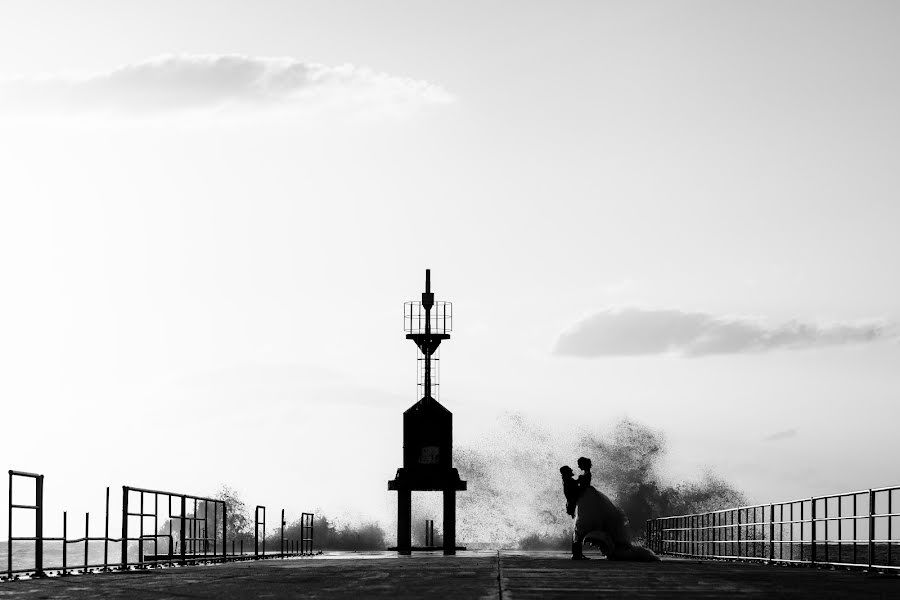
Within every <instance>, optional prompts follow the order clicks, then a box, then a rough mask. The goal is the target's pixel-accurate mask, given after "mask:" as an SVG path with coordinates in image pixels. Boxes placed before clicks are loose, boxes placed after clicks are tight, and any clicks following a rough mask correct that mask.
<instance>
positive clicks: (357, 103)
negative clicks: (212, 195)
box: [0, 54, 453, 115]
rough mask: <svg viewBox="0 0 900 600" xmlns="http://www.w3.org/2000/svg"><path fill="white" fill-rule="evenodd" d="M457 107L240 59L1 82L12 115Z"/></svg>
mask: <svg viewBox="0 0 900 600" xmlns="http://www.w3.org/2000/svg"><path fill="white" fill-rule="evenodd" d="M452 101H453V97H452V96H451V95H450V93H448V92H447V91H445V90H444V89H443V88H441V87H440V86H438V85H436V84H433V83H430V82H428V81H424V80H417V79H410V78H406V77H398V76H395V75H389V74H387V73H381V72H378V71H374V70H372V69H369V68H366V67H359V66H354V65H350V64H345V65H340V66H334V67H331V66H326V65H321V64H316V63H307V62H302V61H299V60H296V59H294V58H273V57H256V56H245V55H239V54H228V55H209V54H204V55H196V54H187V55H167V56H160V57H156V58H152V59H149V60H145V61H142V62H137V63H132V64H126V65H123V66H120V67H118V68H116V69H113V70H111V71H106V72H101V73H94V74H91V75H80V76H72V75H64V74H53V75H45V76H41V77H20V78H16V79H6V80H0V113H7V115H9V114H12V115H16V114H26V115H27V114H37V115H44V114H51V115H59V114H71V115H80V114H85V113H88V114H95V113H113V114H119V115H147V114H154V115H159V114H167V113H172V112H184V111H194V112H196V111H203V112H211V111H215V112H219V113H223V112H224V113H232V114H240V113H246V112H253V111H256V112H259V111H261V110H263V109H265V110H280V111H283V112H284V113H288V114H290V113H292V112H294V113H296V112H299V113H309V112H310V111H319V110H323V109H325V110H340V111H354V112H362V113H373V112H374V113H392V114H396V113H399V112H403V111H408V110H410V109H414V108H417V107H422V106H425V105H432V104H445V103H448V102H452Z"/></svg>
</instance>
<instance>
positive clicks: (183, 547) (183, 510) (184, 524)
mask: <svg viewBox="0 0 900 600" xmlns="http://www.w3.org/2000/svg"><path fill="white" fill-rule="evenodd" d="M180 498H181V531H180V532H179V536H180V537H181V552H180V553H179V554H180V556H181V564H185V563H186V562H187V543H186V540H185V537H186V536H187V496H185V495H184V494H182V495H181V496H180Z"/></svg>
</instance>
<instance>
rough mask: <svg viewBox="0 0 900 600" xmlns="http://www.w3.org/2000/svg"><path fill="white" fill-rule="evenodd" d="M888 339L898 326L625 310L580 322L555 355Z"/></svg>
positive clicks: (697, 352) (697, 351) (758, 348)
mask: <svg viewBox="0 0 900 600" xmlns="http://www.w3.org/2000/svg"><path fill="white" fill-rule="evenodd" d="M888 338H892V339H896V338H897V328H896V327H894V326H888V325H885V324H883V323H872V322H869V323H833V324H829V325H818V324H814V323H804V322H800V321H791V322H789V323H785V324H782V325H776V326H772V325H767V324H765V323H762V322H760V321H759V320H755V319H750V318H743V317H724V316H716V315H710V314H705V313H700V312H683V311H680V310H647V309H641V308H625V309H618V310H606V311H602V312H599V313H597V314H594V315H592V316H590V317H588V318H587V319H584V320H583V321H581V322H580V323H577V324H576V325H575V326H574V327H573V328H572V329H571V330H569V331H567V332H565V333H563V334H562V335H561V336H560V337H559V339H558V340H557V342H556V347H555V348H554V353H555V354H558V355H564V356H581V357H598V356H634V355H645V354H668V353H674V354H680V355H684V356H702V355H708V354H736V353H743V352H765V351H768V350H776V349H779V348H787V349H801V348H814V347H821V346H834V345H839V344H849V343H864V342H872V341H876V340H882V339H888Z"/></svg>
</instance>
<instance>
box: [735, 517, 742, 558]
mask: <svg viewBox="0 0 900 600" xmlns="http://www.w3.org/2000/svg"><path fill="white" fill-rule="evenodd" d="M741 510H742V509H740V508H739V509H737V536H736V541H737V556H738V558H740V557H741Z"/></svg>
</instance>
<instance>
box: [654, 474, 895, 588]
mask: <svg viewBox="0 0 900 600" xmlns="http://www.w3.org/2000/svg"><path fill="white" fill-rule="evenodd" d="M898 523H900V486H893V487H883V488H873V489H869V490H861V491H857V492H845V493H840V494H831V495H828V496H816V497H812V498H803V499H800V500H793V501H790V502H777V503H774V504H760V505H756V506H742V507H740V508H728V509H725V510H718V511H713V512H708V513H699V514H692V515H679V516H673V517H661V518H659V519H651V520H649V521H647V532H646V533H647V540H648V544H649V546H650V549H651V550H653V551H654V552H656V553H657V554H668V555H674V556H684V557H690V558H710V559H727V560H747V561H762V562H768V563H788V564H806V565H827V566H833V567H847V568H866V569H881V570H893V571H897V570H900V527H898Z"/></svg>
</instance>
